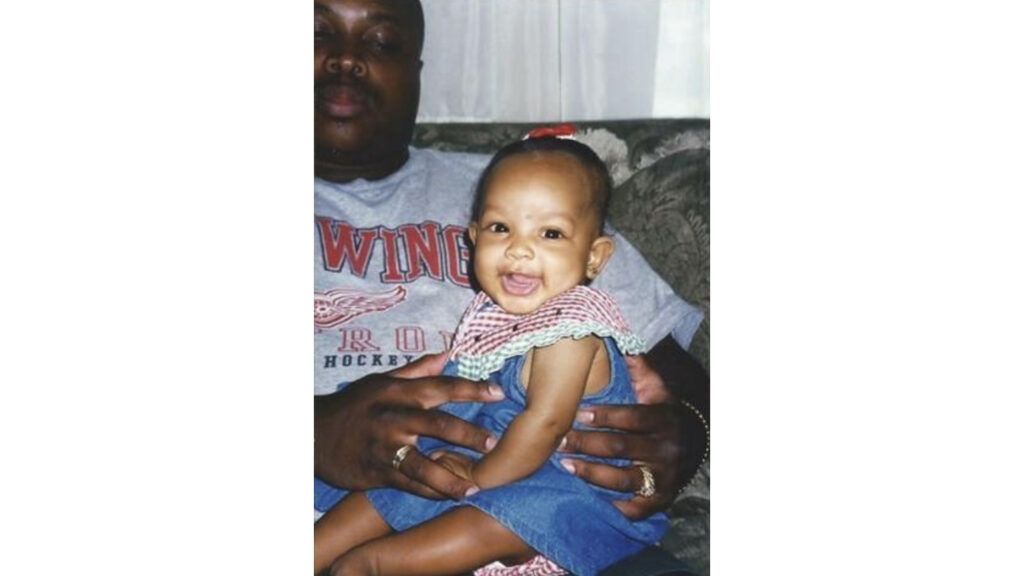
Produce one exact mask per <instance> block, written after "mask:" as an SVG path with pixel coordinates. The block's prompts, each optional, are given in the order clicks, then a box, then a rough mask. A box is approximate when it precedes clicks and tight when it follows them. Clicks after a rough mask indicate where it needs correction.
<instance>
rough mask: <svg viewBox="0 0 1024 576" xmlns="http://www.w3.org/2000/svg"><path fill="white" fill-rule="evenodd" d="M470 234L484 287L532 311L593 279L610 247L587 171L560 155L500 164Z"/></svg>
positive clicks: (502, 301)
mask: <svg viewBox="0 0 1024 576" xmlns="http://www.w3.org/2000/svg"><path fill="white" fill-rule="evenodd" d="M469 233H470V237H471V239H472V240H473V244H474V246H475V252H474V256H473V267H474V272H475V274H476V278H477V280H478V281H479V282H480V286H481V288H483V290H484V292H486V293H487V294H488V295H489V296H490V297H491V298H492V299H493V300H494V301H495V302H497V303H498V305H499V306H501V307H502V308H503V309H504V310H506V311H507V312H511V313H513V314H527V313H530V312H533V311H534V310H536V309H537V308H539V307H540V306H541V305H542V304H543V303H544V302H546V301H547V300H549V299H550V298H552V297H554V296H557V295H558V294H561V293H562V292H565V291H566V290H569V289H571V288H573V287H574V286H577V285H579V284H580V283H582V282H583V281H584V279H586V278H588V277H590V278H593V277H594V276H596V275H597V273H598V272H600V269H601V267H602V266H603V265H604V263H605V262H606V261H607V259H608V257H610V256H611V251H612V249H613V246H612V242H611V239H609V238H607V237H605V236H601V235H600V231H599V229H598V214H597V208H596V207H595V206H594V205H593V201H592V192H591V183H590V181H589V179H588V178H587V174H586V172H585V171H584V168H583V167H582V166H580V164H579V163H578V162H577V161H576V160H575V159H574V158H572V157H571V156H568V155H566V154H562V153H543V154H519V155H516V156H512V157H510V158H508V159H506V160H504V161H503V162H501V164H499V165H498V166H497V167H496V168H495V170H494V172H493V173H492V175H491V179H490V183H489V185H488V188H487V191H486V195H485V196H484V201H483V206H482V207H481V211H480V219H479V220H478V221H476V222H473V223H472V224H471V225H470V232H469Z"/></svg>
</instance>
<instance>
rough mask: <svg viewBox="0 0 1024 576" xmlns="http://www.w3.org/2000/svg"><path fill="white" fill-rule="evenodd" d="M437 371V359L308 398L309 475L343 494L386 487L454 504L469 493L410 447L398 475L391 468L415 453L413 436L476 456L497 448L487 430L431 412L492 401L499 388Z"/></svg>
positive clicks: (457, 479) (458, 479) (447, 472)
mask: <svg viewBox="0 0 1024 576" xmlns="http://www.w3.org/2000/svg"><path fill="white" fill-rule="evenodd" d="M443 364H444V358H443V355H433V356H427V357H424V358H421V359H420V360H417V361H416V362H414V363H412V364H410V365H407V366H405V367H402V368H399V369H397V370H394V371H392V372H389V373H387V374H372V375H369V376H366V377H364V378H361V379H359V380H357V381H356V382H353V383H352V384H350V385H349V386H348V387H346V388H345V389H344V390H342V391H340V392H336V393H334V394H330V395H326V396H316V397H314V426H313V428H314V459H315V460H314V473H315V474H316V475H317V476H319V477H320V478H321V479H323V480H324V481H326V482H328V483H330V484H334V485H335V486H340V487H342V488H346V489H349V490H365V489H368V488H376V487H380V486H385V485H388V486H394V487H396V488H399V489H402V490H405V491H408V492H413V493H416V494H419V495H421V496H425V497H428V498H453V499H458V498H462V497H463V496H464V495H465V494H466V491H467V490H469V489H471V488H475V486H474V485H473V484H472V482H469V481H468V480H466V479H464V478H461V477H459V476H458V475H456V474H453V473H452V472H451V471H450V470H448V469H447V468H445V467H444V466H442V465H440V464H438V463H437V462H434V461H433V460H431V459H430V458H428V457H426V456H424V455H423V454H420V453H419V451H418V450H416V449H415V448H414V449H413V450H411V451H409V452H408V455H407V456H406V457H405V459H404V460H403V461H402V463H401V465H400V466H399V467H398V469H397V470H396V469H395V468H394V466H392V459H393V458H394V456H395V452H396V451H397V450H398V449H399V448H401V447H402V446H404V445H406V444H412V445H413V446H415V444H416V441H417V439H418V438H419V436H431V437H433V438H439V439H441V440H445V441H447V442H449V443H451V444H456V445H459V446H464V447H466V448H470V449H472V450H476V451H478V452H487V451H488V450H490V449H491V448H493V447H494V445H495V444H496V442H497V441H496V439H495V438H493V437H492V436H491V435H490V433H489V432H487V431H486V430H484V429H482V428H479V427H477V426H474V425H472V424H470V423H468V422H465V421H463V420H460V419H459V418H456V417H455V416H452V415H450V414H446V413H444V412H441V411H440V410H434V408H436V407H438V406H440V405H441V404H444V403H446V402H493V401H496V400H500V399H501V398H503V395H502V392H501V389H500V388H499V387H498V386H496V385H493V384H489V383H487V382H471V381H469V380H463V379H461V378H450V377H443V376H438V375H437V374H439V373H440V370H441V366H443Z"/></svg>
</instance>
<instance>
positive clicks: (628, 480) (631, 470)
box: [562, 458, 665, 520]
mask: <svg viewBox="0 0 1024 576" xmlns="http://www.w3.org/2000/svg"><path fill="white" fill-rule="evenodd" d="M562 466H563V467H564V468H565V469H566V470H569V471H570V472H571V473H573V474H575V475H576V476H578V477H580V478H581V479H582V480H584V481H586V482H587V483H589V484H594V485H595V486H602V487H604V488H608V489H610V490H617V491H619V492H627V493H632V494H634V496H633V497H632V498H630V499H628V500H616V501H614V502H612V504H614V505H615V507H616V508H618V509H619V511H620V512H622V514H623V515H624V516H626V517H627V518H629V519H630V520H640V519H642V518H646V517H648V516H650V515H651V514H654V513H655V512H657V511H659V510H661V509H663V508H664V507H665V502H664V501H663V499H662V498H660V497H659V496H658V495H657V494H655V495H654V496H652V497H650V498H644V497H642V496H636V495H635V493H636V491H637V490H639V489H640V487H641V486H643V475H642V474H641V473H640V469H639V468H637V467H636V466H629V467H626V468H616V467H615V466H609V465H607V464H600V463H597V462H588V461H586V460H576V459H573V458H564V459H563V460H562Z"/></svg>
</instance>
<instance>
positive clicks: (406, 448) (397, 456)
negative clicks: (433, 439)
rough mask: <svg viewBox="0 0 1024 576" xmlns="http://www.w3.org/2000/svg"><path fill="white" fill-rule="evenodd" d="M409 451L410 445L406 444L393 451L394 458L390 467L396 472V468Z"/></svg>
mask: <svg viewBox="0 0 1024 576" xmlns="http://www.w3.org/2000/svg"><path fill="white" fill-rule="evenodd" d="M411 450H412V444H406V445H404V446H402V447H401V448H399V449H398V450H395V457H394V458H392V459H391V467H392V468H394V469H395V470H398V467H399V466H401V465H402V461H403V460H405V457H406V456H408V455H409V452H410V451H411Z"/></svg>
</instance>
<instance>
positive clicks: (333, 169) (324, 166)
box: [313, 150, 409, 183]
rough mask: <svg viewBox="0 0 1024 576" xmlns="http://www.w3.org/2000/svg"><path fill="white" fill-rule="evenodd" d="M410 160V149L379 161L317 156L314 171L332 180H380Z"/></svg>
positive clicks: (319, 176) (341, 181) (317, 175)
mask: <svg viewBox="0 0 1024 576" xmlns="http://www.w3.org/2000/svg"><path fill="white" fill-rule="evenodd" d="M408 160H409V151H408V150H403V151H402V153H401V154H397V155H395V156H392V157H390V158H386V159H384V160H381V161H377V162H342V161H339V160H336V159H330V160H328V159H323V158H317V159H316V160H315V162H314V165H313V172H314V174H316V177H317V178H323V179H324V180H329V181H331V182H340V183H343V182H351V181H353V180H358V179H360V178H362V179H364V180H380V179H382V178H387V177H388V176H390V175H392V174H394V173H395V172H398V170H399V169H400V168H401V167H402V166H404V165H405V163H406V161H408Z"/></svg>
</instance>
